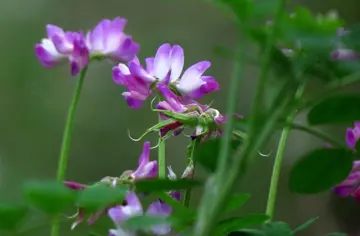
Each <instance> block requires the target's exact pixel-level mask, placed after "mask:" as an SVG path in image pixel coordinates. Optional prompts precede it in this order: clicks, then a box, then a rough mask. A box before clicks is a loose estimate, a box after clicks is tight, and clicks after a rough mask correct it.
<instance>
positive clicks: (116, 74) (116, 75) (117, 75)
mask: <svg viewBox="0 0 360 236" xmlns="http://www.w3.org/2000/svg"><path fill="white" fill-rule="evenodd" d="M112 74H113V81H114V82H115V83H116V84H119V85H125V81H126V79H125V76H131V74H130V70H129V68H128V67H127V66H126V65H125V64H123V63H120V64H119V65H117V66H114V67H113V69H112Z"/></svg>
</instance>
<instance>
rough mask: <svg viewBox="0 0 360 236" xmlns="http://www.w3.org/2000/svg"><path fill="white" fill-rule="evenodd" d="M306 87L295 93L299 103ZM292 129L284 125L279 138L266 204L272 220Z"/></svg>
mask: <svg viewBox="0 0 360 236" xmlns="http://www.w3.org/2000/svg"><path fill="white" fill-rule="evenodd" d="M304 89H305V83H303V84H301V85H300V87H299V89H298V90H297V92H296V94H295V102H296V103H298V101H299V100H300V98H301V96H302V94H303V92H304ZM296 112H297V111H296V109H294V110H293V111H291V112H290V114H289V115H288V116H287V118H286V123H288V124H291V123H292V122H293V121H294V118H295V116H296ZM290 131H291V126H284V128H283V130H282V132H281V136H280V140H279V146H278V149H277V152H276V156H275V161H274V166H273V171H272V175H271V180H270V191H269V195H268V200H267V205H266V215H267V216H269V220H268V221H271V220H272V218H273V217H274V211H275V203H276V195H277V189H278V183H279V179H280V171H281V165H282V161H283V159H284V151H285V145H286V142H287V139H288V137H289V134H290Z"/></svg>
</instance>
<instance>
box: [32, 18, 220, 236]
mask: <svg viewBox="0 0 360 236" xmlns="http://www.w3.org/2000/svg"><path fill="white" fill-rule="evenodd" d="M126 22H127V21H126V20H125V19H123V18H120V17H117V18H115V19H113V20H108V19H105V20H102V21H101V22H100V23H98V24H97V25H96V26H95V28H94V29H93V30H91V31H89V32H87V33H86V34H84V33H83V32H81V31H78V32H73V31H64V30H63V29H61V28H60V27H58V26H55V25H47V38H44V39H42V41H41V43H39V44H36V46H35V53H36V56H37V57H38V59H39V60H40V62H41V63H42V65H43V66H45V67H53V66H56V65H58V64H60V63H62V62H64V61H66V60H68V61H69V63H70V68H71V69H70V70H71V74H72V75H73V76H74V75H77V74H78V73H79V72H81V71H86V70H85V69H86V68H87V66H88V64H89V63H90V61H91V60H93V59H97V60H102V59H110V61H113V62H115V63H117V64H115V66H114V67H113V69H112V74H113V81H114V82H115V83H116V84H118V85H120V86H122V87H124V88H125V89H126V91H125V92H123V94H122V95H123V96H124V98H125V101H126V102H127V104H128V106H129V107H130V108H132V109H139V108H141V107H142V105H143V104H144V102H145V101H146V100H148V99H149V98H150V97H151V96H154V97H157V98H158V99H159V102H158V104H157V105H156V108H155V109H153V111H156V112H158V113H159V116H160V118H161V119H162V120H163V122H166V124H165V125H160V126H159V124H160V123H161V122H160V123H159V124H157V125H156V127H157V129H156V130H157V131H158V130H160V138H164V137H165V136H167V135H168V134H174V135H177V134H179V133H181V131H182V130H183V129H184V128H185V127H191V128H193V129H194V132H193V134H192V137H199V136H200V137H201V138H202V139H204V138H207V137H210V136H212V135H215V136H216V135H220V134H221V133H222V128H221V127H222V125H223V124H224V123H225V122H226V117H225V116H223V115H221V114H220V112H219V111H218V110H216V109H214V108H211V107H210V106H207V105H203V104H201V103H200V102H199V101H198V100H199V99H201V98H203V97H204V96H205V95H206V94H208V93H211V92H214V91H217V90H219V84H218V82H217V81H216V80H215V78H214V77H212V76H207V75H204V73H205V72H206V70H207V69H209V68H210V66H211V63H210V62H209V61H200V62H197V63H195V64H194V65H192V66H190V67H189V68H187V69H186V70H184V50H183V49H182V47H180V46H179V45H173V46H172V45H170V44H169V43H165V44H163V45H161V46H160V47H159V48H158V50H157V52H156V54H155V56H154V57H149V58H146V59H145V66H142V65H141V63H140V61H139V59H138V57H137V54H138V52H139V49H140V47H139V45H138V44H137V43H135V42H134V41H133V40H132V37H131V36H129V35H127V34H125V33H124V31H123V30H124V28H125V25H126ZM83 75H84V73H83V74H82V76H83ZM150 149H151V148H150V142H145V143H144V145H143V151H142V153H141V155H140V157H139V162H138V168H137V169H136V170H134V171H133V170H128V171H125V172H123V174H122V175H121V176H120V177H105V178H103V179H102V180H101V181H100V182H98V183H96V185H97V184H105V186H107V187H109V188H116V187H118V186H119V185H122V186H124V185H125V186H129V188H128V192H127V195H126V198H125V200H124V201H123V203H122V204H119V205H109V206H106V207H104V208H103V209H100V210H98V211H97V212H95V213H91V214H90V216H89V219H88V223H89V224H90V225H91V224H93V223H94V222H95V221H96V220H97V219H98V218H99V217H101V216H103V215H105V214H107V215H108V216H109V217H110V218H111V219H112V220H113V222H114V223H115V226H116V228H115V229H111V230H110V232H109V235H110V236H125V235H126V236H131V235H136V232H130V231H127V230H126V229H124V228H123V227H122V224H123V223H124V221H126V220H128V219H130V218H132V217H135V216H139V215H144V214H145V215H151V216H157V217H167V216H169V215H170V214H171V211H172V209H171V207H170V206H169V205H167V204H166V203H164V202H163V201H162V200H161V199H159V200H157V201H155V202H153V203H152V204H151V205H150V206H149V207H148V209H147V210H146V212H144V210H143V207H142V205H141V203H140V201H139V198H138V196H137V195H136V194H135V192H134V189H133V188H134V184H133V183H134V182H136V181H139V180H142V179H148V178H157V177H158V163H157V161H151V160H150ZM193 174H194V166H193V164H192V163H190V164H189V165H188V166H187V168H186V170H185V171H184V173H183V175H182V176H181V178H192V177H193ZM168 178H169V179H170V180H174V179H176V178H177V177H176V175H175V173H174V172H173V171H172V169H171V168H170V167H169V175H168ZM64 184H65V185H66V186H67V187H69V188H71V189H74V190H78V191H82V190H84V189H87V188H89V187H91V186H87V185H83V184H79V183H76V182H64ZM168 194H169V196H171V197H172V198H174V199H176V200H180V192H178V191H170V192H168ZM86 211H87V210H86V209H85V208H82V207H79V209H78V213H77V214H76V217H77V219H76V221H75V222H74V223H73V225H72V228H74V227H76V225H77V224H79V223H80V222H82V221H84V218H85V215H86V214H87V213H89V212H86ZM170 231H171V228H170V226H169V225H167V224H164V225H158V226H156V227H152V228H151V229H149V232H151V233H153V234H155V235H165V234H168V233H169V232H170Z"/></svg>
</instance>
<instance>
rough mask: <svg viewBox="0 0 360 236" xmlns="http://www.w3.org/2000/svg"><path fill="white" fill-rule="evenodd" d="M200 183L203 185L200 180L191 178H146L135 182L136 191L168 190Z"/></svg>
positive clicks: (185, 187) (194, 185)
mask: <svg viewBox="0 0 360 236" xmlns="http://www.w3.org/2000/svg"><path fill="white" fill-rule="evenodd" d="M199 185H201V183H200V182H199V181H196V180H190V179H177V180H169V179H144V180H139V181H136V183H135V187H136V191H138V192H161V191H164V192H166V191H171V190H183V189H187V188H193V187H196V186H199Z"/></svg>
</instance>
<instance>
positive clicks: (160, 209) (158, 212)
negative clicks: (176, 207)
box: [146, 201, 171, 235]
mask: <svg viewBox="0 0 360 236" xmlns="http://www.w3.org/2000/svg"><path fill="white" fill-rule="evenodd" d="M146 214H147V215H151V216H155V217H167V216H169V215H170V214H171V207H170V206H169V205H167V204H165V203H162V202H160V201H157V202H154V203H152V204H150V206H149V208H148V209H147V212H146ZM170 231H171V227H170V225H169V224H159V225H155V226H154V227H153V228H152V232H153V233H154V234H156V235H166V234H168V233H169V232H170Z"/></svg>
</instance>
